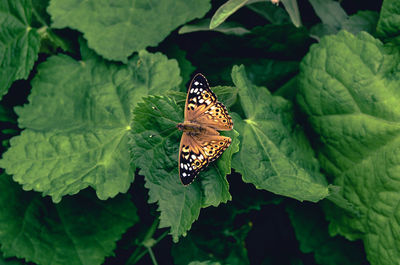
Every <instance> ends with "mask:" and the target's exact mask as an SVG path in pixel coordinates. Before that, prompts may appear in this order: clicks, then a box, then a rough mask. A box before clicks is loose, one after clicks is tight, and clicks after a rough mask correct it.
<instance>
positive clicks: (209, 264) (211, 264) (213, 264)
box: [189, 260, 222, 265]
mask: <svg viewBox="0 0 400 265" xmlns="http://www.w3.org/2000/svg"><path fill="white" fill-rule="evenodd" d="M189 265H222V263H220V262H217V261H212V260H205V261H191V262H190V263H189Z"/></svg>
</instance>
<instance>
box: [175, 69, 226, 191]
mask: <svg viewBox="0 0 400 265" xmlns="http://www.w3.org/2000/svg"><path fill="white" fill-rule="evenodd" d="M177 128H178V129H179V130H181V131H183V134H182V139H181V144H180V148H179V177H180V180H181V181H182V183H183V184H184V185H189V184H190V183H192V182H193V180H194V179H195V177H196V176H197V174H198V173H199V171H201V170H202V169H204V168H206V167H207V166H208V164H209V163H210V162H212V161H214V160H215V159H217V158H218V157H219V156H220V155H221V154H222V153H223V152H224V151H225V149H226V148H228V147H229V145H230V143H231V139H230V138H229V137H226V136H222V135H220V134H219V132H218V130H224V131H228V130H232V128H233V122H232V118H231V117H230V116H229V114H228V111H227V110H226V108H225V106H224V105H223V104H222V103H220V102H218V101H217V97H216V96H215V94H214V93H213V92H212V91H211V89H210V87H209V85H208V82H207V79H206V78H205V77H204V76H203V75H202V74H197V75H196V76H195V77H194V78H193V80H192V82H191V83H190V86H189V89H188V94H187V98H186V104H185V120H184V122H183V123H178V124H177Z"/></svg>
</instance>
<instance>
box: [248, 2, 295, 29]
mask: <svg viewBox="0 0 400 265" xmlns="http://www.w3.org/2000/svg"><path fill="white" fill-rule="evenodd" d="M246 7H247V8H249V9H250V10H252V11H254V12H256V13H257V14H259V15H261V16H262V17H264V18H265V19H267V20H268V21H269V22H271V23H272V24H275V25H282V24H288V23H290V17H289V15H288V13H287V12H286V11H285V10H284V9H283V8H281V7H279V6H278V5H276V4H273V3H272V2H270V1H262V2H257V3H252V4H249V5H246Z"/></svg>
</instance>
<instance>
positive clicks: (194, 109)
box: [185, 74, 233, 131]
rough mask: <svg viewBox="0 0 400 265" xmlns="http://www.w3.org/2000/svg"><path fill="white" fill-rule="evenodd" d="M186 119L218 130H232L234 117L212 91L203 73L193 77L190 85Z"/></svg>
mask: <svg viewBox="0 0 400 265" xmlns="http://www.w3.org/2000/svg"><path fill="white" fill-rule="evenodd" d="M185 121H194V122H196V123H198V124H202V125H205V126H208V127H212V128H214V129H216V130H224V131H225V130H226V131H228V130H232V128H233V122H232V118H231V117H230V115H229V114H228V111H227V110H226V108H225V106H224V105H223V104H222V103H221V102H219V101H218V100H217V96H216V95H215V94H214V92H212V91H211V89H210V86H209V85H208V81H207V79H206V78H205V77H204V76H203V75H202V74H197V75H195V76H194V77H193V79H192V82H191V83H190V85H189V90H188V94H187V97H186V105H185Z"/></svg>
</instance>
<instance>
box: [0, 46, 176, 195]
mask: <svg viewBox="0 0 400 265" xmlns="http://www.w3.org/2000/svg"><path fill="white" fill-rule="evenodd" d="M82 54H83V57H84V58H83V59H82V61H76V60H74V59H72V58H71V57H68V56H65V55H58V56H53V57H50V58H49V59H48V60H47V61H46V62H45V63H42V64H41V65H40V66H39V70H38V72H39V73H38V74H37V75H36V77H35V79H34V80H33V81H32V86H33V88H32V93H31V94H30V96H29V98H28V99H29V104H27V105H25V106H24V107H19V108H16V112H17V114H18V115H19V120H18V122H19V126H20V127H23V128H26V129H25V130H24V131H23V132H22V134H21V135H20V136H17V137H14V138H12V139H11V141H10V143H11V148H10V149H9V150H8V151H7V152H6V153H5V154H4V155H3V159H2V160H0V165H1V167H3V168H5V169H6V171H7V173H8V174H13V175H14V180H15V181H17V182H19V183H21V184H22V185H23V187H24V189H25V190H30V189H34V190H36V191H40V192H43V193H44V195H50V196H52V198H53V201H55V202H59V201H60V200H61V198H62V196H64V195H66V194H75V193H77V192H79V190H81V189H84V188H86V187H88V186H91V187H93V188H94V189H95V190H96V192H97V195H98V197H99V198H100V199H103V200H104V199H107V198H109V197H114V196H115V195H116V194H118V193H119V192H126V191H127V189H128V188H129V185H130V183H131V182H132V181H133V177H134V174H133V172H134V168H132V166H131V165H130V162H131V159H130V155H129V150H128V132H129V131H130V123H131V116H132V115H131V110H132V108H133V106H134V105H135V104H136V103H137V102H138V101H140V100H141V97H142V96H144V95H147V94H148V93H154V92H156V91H157V92H160V93H161V92H162V91H166V90H168V89H171V88H174V87H177V86H178V85H179V84H180V82H181V77H180V76H179V68H178V65H177V62H176V61H175V60H168V59H167V58H166V56H164V55H162V54H160V53H156V54H151V53H148V52H146V51H141V52H139V55H137V56H135V57H134V58H133V59H132V60H130V61H129V64H128V65H127V66H125V65H117V64H111V63H107V62H105V61H103V60H102V59H99V58H98V57H96V56H95V55H94V54H93V53H91V52H90V51H88V50H86V51H85V50H84V49H83V50H82Z"/></svg>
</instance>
